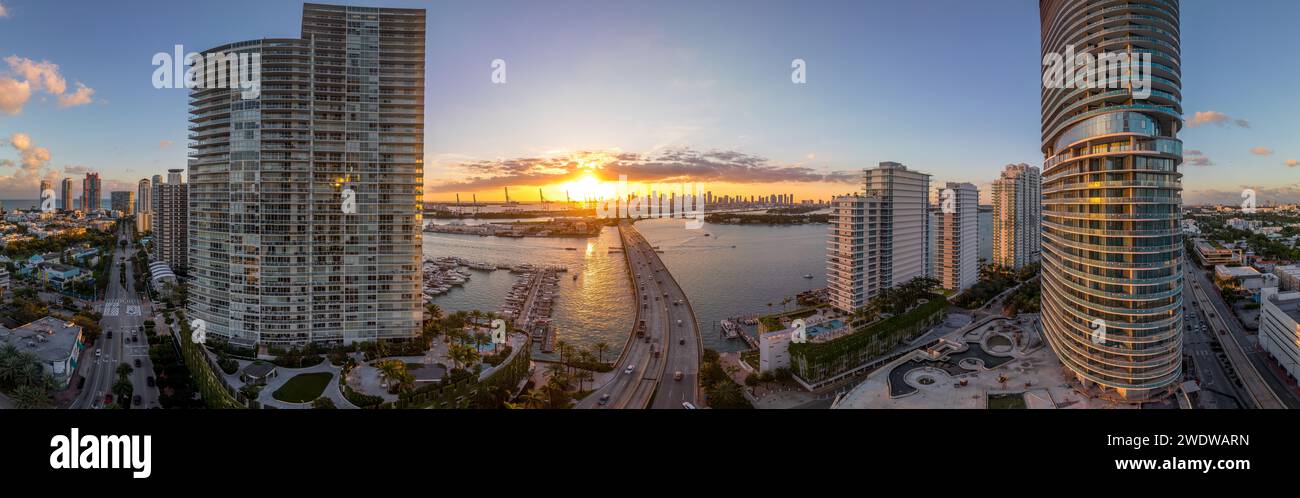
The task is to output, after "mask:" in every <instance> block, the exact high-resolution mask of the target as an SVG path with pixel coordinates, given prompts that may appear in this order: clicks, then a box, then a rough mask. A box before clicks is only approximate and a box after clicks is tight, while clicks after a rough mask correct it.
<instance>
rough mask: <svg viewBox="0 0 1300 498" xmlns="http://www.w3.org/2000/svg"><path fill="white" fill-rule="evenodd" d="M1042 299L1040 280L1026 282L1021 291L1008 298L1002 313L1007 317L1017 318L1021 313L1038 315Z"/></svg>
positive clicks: (1018, 290)
mask: <svg viewBox="0 0 1300 498" xmlns="http://www.w3.org/2000/svg"><path fill="white" fill-rule="evenodd" d="M1042 298H1043V296H1042V287H1041V281H1040V280H1031V281H1029V282H1025V283H1023V284H1021V285H1020V288H1019V289H1016V291H1015V292H1013V293H1011V297H1009V298H1007V302H1006V305H1005V306H1004V307H1003V308H1002V313H1003V314H1004V315H1007V316H1016V315H1018V314H1021V313H1038V312H1039V308H1040V305H1041V302H1042Z"/></svg>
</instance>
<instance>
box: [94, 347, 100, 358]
mask: <svg viewBox="0 0 1300 498" xmlns="http://www.w3.org/2000/svg"><path fill="white" fill-rule="evenodd" d="M99 353H100V350H98V349H96V350H95V357H96V358H99Z"/></svg>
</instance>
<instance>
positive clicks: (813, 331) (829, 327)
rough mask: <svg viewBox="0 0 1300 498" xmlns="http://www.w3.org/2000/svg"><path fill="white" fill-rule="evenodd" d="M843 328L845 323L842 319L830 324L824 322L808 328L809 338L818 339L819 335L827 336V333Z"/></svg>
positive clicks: (832, 321)
mask: <svg viewBox="0 0 1300 498" xmlns="http://www.w3.org/2000/svg"><path fill="white" fill-rule="evenodd" d="M843 326H844V321H843V320H840V319H835V320H831V321H829V322H823V323H822V324H820V325H813V326H811V327H808V337H817V336H818V335H819V334H825V333H827V332H831V331H834V330H837V329H839V328H840V327H843Z"/></svg>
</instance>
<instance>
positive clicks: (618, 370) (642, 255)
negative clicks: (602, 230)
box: [577, 222, 702, 409]
mask: <svg viewBox="0 0 1300 498" xmlns="http://www.w3.org/2000/svg"><path fill="white" fill-rule="evenodd" d="M619 237H620V238H621V240H622V242H623V250H624V255H625V257H626V258H627V263H628V267H629V271H630V276H631V278H632V284H633V285H632V287H633V291H634V292H633V295H634V298H635V301H636V303H637V305H638V309H637V313H636V319H637V320H643V321H644V322H645V331H646V334H645V337H644V338H642V337H637V336H636V335H635V332H633V335H632V336H631V338H630V339H629V341H628V343H627V346H626V347H625V348H624V350H623V353H622V354H621V355H620V356H619V359H618V361H617V362H616V363H615V365H614V368H615V375H616V376H615V378H614V379H613V380H611V381H609V382H607V383H606V384H605V385H603V386H601V387H600V388H599V389H597V390H596V391H594V392H592V393H591V394H589V395H587V396H586V397H585V398H583V399H582V401H580V402H579V403H578V405H577V408H646V407H652V408H676V409H680V408H683V403H691V404H692V405H695V406H699V405H700V403H699V399H698V396H699V364H700V353H701V351H702V346H701V342H700V330H699V323H698V321H696V319H695V313H694V311H693V310H692V309H691V305H690V301H689V300H687V299H686V293H685V292H683V291H682V289H681V287H680V286H679V285H678V284H677V282H676V281H675V280H674V279H673V278H672V275H670V274H669V273H668V268H667V267H666V266H664V264H663V261H661V260H660V259H659V256H658V254H656V253H655V251H654V248H653V247H652V246H651V245H650V242H649V241H647V240H646V239H645V237H643V236H641V234H640V233H639V232H637V230H636V229H635V228H634V227H633V226H632V224H631V223H627V222H624V223H622V224H620V225H619ZM654 351H659V352H660V354H659V355H658V356H656V355H655V354H654ZM629 367H631V372H628V368H629ZM677 372H681V374H682V378H681V379H680V380H678V379H676V373H677Z"/></svg>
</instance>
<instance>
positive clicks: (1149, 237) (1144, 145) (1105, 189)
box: [1039, 0, 1183, 401]
mask: <svg viewBox="0 0 1300 498" xmlns="http://www.w3.org/2000/svg"><path fill="white" fill-rule="evenodd" d="M1039 8H1040V18H1041V21H1042V52H1043V56H1044V64H1045V65H1046V64H1047V60H1048V58H1049V57H1053V54H1059V55H1063V56H1065V57H1066V58H1068V57H1069V54H1075V53H1085V52H1086V53H1089V54H1090V55H1091V56H1092V57H1096V56H1098V55H1100V54H1102V53H1109V54H1123V56H1125V57H1127V58H1128V59H1130V60H1132V61H1135V65H1136V61H1142V62H1147V61H1149V64H1141V67H1140V69H1141V70H1142V71H1143V72H1144V73H1146V71H1149V73H1146V75H1148V76H1150V79H1149V82H1150V85H1149V87H1145V88H1143V85H1139V84H1135V83H1134V82H1133V80H1132V79H1130V78H1109V77H1108V74H1110V73H1103V74H1097V75H1096V77H1095V78H1089V80H1088V81H1087V84H1084V83H1085V82H1084V81H1076V82H1075V83H1074V84H1070V79H1069V78H1068V77H1067V78H1065V81H1066V84H1065V85H1048V84H1047V81H1048V78H1047V77H1046V76H1045V77H1044V86H1043V92H1042V151H1043V155H1044V163H1043V179H1042V198H1043V200H1042V228H1043V233H1042V259H1043V273H1042V279H1043V307H1042V308H1043V310H1042V314H1043V316H1042V319H1043V329H1044V332H1045V335H1046V337H1047V339H1048V342H1049V343H1050V344H1051V346H1052V348H1053V350H1055V351H1056V353H1057V356H1059V357H1060V359H1061V362H1062V363H1063V364H1064V365H1065V367H1066V368H1067V369H1068V370H1069V371H1070V372H1071V373H1072V374H1073V375H1074V376H1075V377H1076V378H1077V379H1078V380H1079V381H1080V382H1081V383H1082V384H1083V386H1084V387H1085V388H1086V389H1087V390H1089V391H1092V392H1094V393H1096V394H1099V395H1101V396H1103V397H1108V398H1112V399H1119V400H1124V401H1142V400H1146V399H1151V398H1158V397H1161V396H1164V395H1166V394H1167V393H1169V392H1172V390H1173V389H1174V388H1175V387H1176V385H1177V383H1178V382H1179V380H1180V379H1181V378H1182V329H1181V327H1182V311H1181V310H1182V304H1183V303H1182V278H1181V275H1180V273H1179V270H1180V263H1179V262H1180V257H1181V256H1182V250H1183V248H1182V237H1181V233H1180V231H1179V218H1180V209H1181V207H1182V193H1181V192H1182V185H1181V176H1182V175H1181V174H1180V173H1179V172H1178V167H1179V165H1180V164H1182V142H1181V141H1179V140H1178V138H1177V136H1178V131H1179V129H1180V128H1181V127H1182V119H1181V116H1182V107H1181V103H1180V102H1181V100H1182V89H1181V82H1180V69H1179V67H1180V59H1179V36H1178V32H1179V22H1178V15H1179V14H1178V13H1179V5H1178V2H1177V1H1176V0H1113V1H1109V0H1102V1H1099V0H1042V1H1041V2H1040V5H1039ZM1110 60H1115V59H1114V58H1111V59H1110ZM1067 65H1068V61H1067ZM1100 66H1101V67H1102V69H1104V65H1100ZM1134 70H1135V71H1136V70H1138V69H1136V68H1135V69H1134ZM1079 71H1080V72H1081V73H1082V72H1083V71H1084V69H1083V68H1082V67H1081V68H1080V69H1079ZM1133 74H1137V73H1133ZM1148 90H1149V93H1148ZM1103 327H1104V328H1103Z"/></svg>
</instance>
